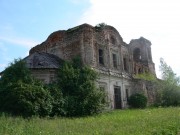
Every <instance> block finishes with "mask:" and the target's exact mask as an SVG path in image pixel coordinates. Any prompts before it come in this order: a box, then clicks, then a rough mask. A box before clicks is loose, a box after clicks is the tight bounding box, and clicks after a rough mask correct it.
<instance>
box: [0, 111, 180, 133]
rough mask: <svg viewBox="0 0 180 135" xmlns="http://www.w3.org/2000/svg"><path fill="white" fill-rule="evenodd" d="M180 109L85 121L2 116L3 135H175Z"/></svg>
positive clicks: (108, 115) (120, 113)
mask: <svg viewBox="0 0 180 135" xmlns="http://www.w3.org/2000/svg"><path fill="white" fill-rule="evenodd" d="M178 131H180V108H158V109H145V110H119V111H113V112H110V113H105V114H101V115H98V116H94V117H85V118H74V119H68V118H55V119H39V118H32V119H30V120H27V119H26V120H25V119H23V118H19V117H17V118H13V117H5V116H1V117H0V135H1V134H2V135H61V134H62V135H66V134H68V135H78V134H82V135H88V134H89V135H116V134H117V135H151V134H152V135H161V134H163V135H175V134H177V132H178Z"/></svg>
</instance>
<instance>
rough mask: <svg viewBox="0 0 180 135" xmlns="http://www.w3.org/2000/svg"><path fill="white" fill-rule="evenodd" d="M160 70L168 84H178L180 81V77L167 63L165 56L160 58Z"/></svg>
mask: <svg viewBox="0 0 180 135" xmlns="http://www.w3.org/2000/svg"><path fill="white" fill-rule="evenodd" d="M160 71H161V75H162V80H164V81H166V82H167V83H168V84H172V85H176V86H178V85H179V83H180V77H178V76H176V74H175V73H174V72H173V70H172V68H171V67H170V66H168V65H167V64H166V62H165V61H164V59H163V58H160Z"/></svg>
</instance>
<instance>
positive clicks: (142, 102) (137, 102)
mask: <svg viewBox="0 0 180 135" xmlns="http://www.w3.org/2000/svg"><path fill="white" fill-rule="evenodd" d="M128 103H129V105H130V106H131V107H132V108H145V107H146V105H147V97H146V96H144V95H143V94H140V93H136V94H133V95H131V96H130V97H129V100H128Z"/></svg>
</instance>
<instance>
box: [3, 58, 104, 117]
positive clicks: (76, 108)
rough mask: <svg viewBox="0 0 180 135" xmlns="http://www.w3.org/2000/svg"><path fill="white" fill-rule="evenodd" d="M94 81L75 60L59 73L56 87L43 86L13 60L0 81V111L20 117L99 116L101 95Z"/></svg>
mask: <svg viewBox="0 0 180 135" xmlns="http://www.w3.org/2000/svg"><path fill="white" fill-rule="evenodd" d="M97 77H98V76H97V73H96V72H95V71H94V70H92V69H91V68H89V67H87V66H84V65H83V64H82V63H81V61H80V58H76V59H74V60H73V61H72V62H65V63H64V65H63V67H61V68H60V69H59V73H58V79H57V82H56V83H53V84H49V85H46V86H45V85H44V84H42V83H41V82H40V81H37V80H35V79H34V78H33V77H32V76H31V74H30V71H29V70H28V69H27V67H26V64H25V63H24V62H23V61H22V60H20V59H19V60H15V61H14V63H11V65H10V66H9V67H8V68H7V69H6V70H5V71H4V73H3V76H2V78H1V80H0V84H1V87H0V111H1V112H6V113H9V114H12V115H21V116H24V117H30V116H33V115H36V116H40V117H42V116H85V115H92V114H95V113H99V112H101V111H102V110H103V108H104V106H105V101H104V97H105V94H104V92H103V91H101V90H100V89H97V88H96V84H95V81H96V79H97Z"/></svg>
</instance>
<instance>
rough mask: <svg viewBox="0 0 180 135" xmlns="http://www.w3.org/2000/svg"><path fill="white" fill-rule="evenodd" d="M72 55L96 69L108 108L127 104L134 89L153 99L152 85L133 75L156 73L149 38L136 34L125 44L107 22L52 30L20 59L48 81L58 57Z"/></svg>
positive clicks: (149, 101) (53, 75) (61, 58)
mask: <svg viewBox="0 0 180 135" xmlns="http://www.w3.org/2000/svg"><path fill="white" fill-rule="evenodd" d="M76 56H80V57H81V59H82V62H83V63H84V64H87V65H89V66H90V67H92V68H93V69H94V70H96V71H97V72H99V73H100V78H99V80H98V82H97V84H98V86H99V87H100V88H101V89H103V90H105V91H106V92H107V93H108V97H107V98H108V101H109V106H110V108H112V109H119V108H127V107H128V104H127V99H128V97H129V96H130V95H131V94H133V93H136V92H141V93H144V94H145V95H146V96H147V97H148V103H151V102H153V100H154V94H153V90H152V89H153V88H152V85H151V84H150V83H149V82H146V81H143V80H141V79H135V78H134V76H135V75H136V74H140V73H145V72H149V73H152V74H154V75H155V76H156V73H155V66H154V63H153V61H152V55H151V42H150V41H149V40H147V39H145V38H143V37H140V38H139V39H133V40H131V41H130V43H129V44H127V43H125V42H124V41H123V39H122V37H121V35H120V34H119V32H118V31H117V30H116V29H115V28H114V27H112V26H109V25H98V26H95V27H93V26H91V25H89V24H82V25H80V26H77V27H74V28H71V29H68V30H59V31H56V32H53V33H52V34H50V35H49V37H48V38H47V40H46V41H44V42H42V43H41V44H39V45H37V46H35V47H33V48H32V49H31V50H30V51H29V56H27V57H26V58H25V59H24V60H25V61H26V63H27V66H28V68H29V69H30V70H31V72H32V74H33V75H34V76H35V77H36V78H38V79H40V80H42V81H44V82H45V83H50V82H52V81H53V80H55V79H56V71H57V69H58V68H59V67H60V65H61V64H62V60H71V59H72V58H74V57H76Z"/></svg>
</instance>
